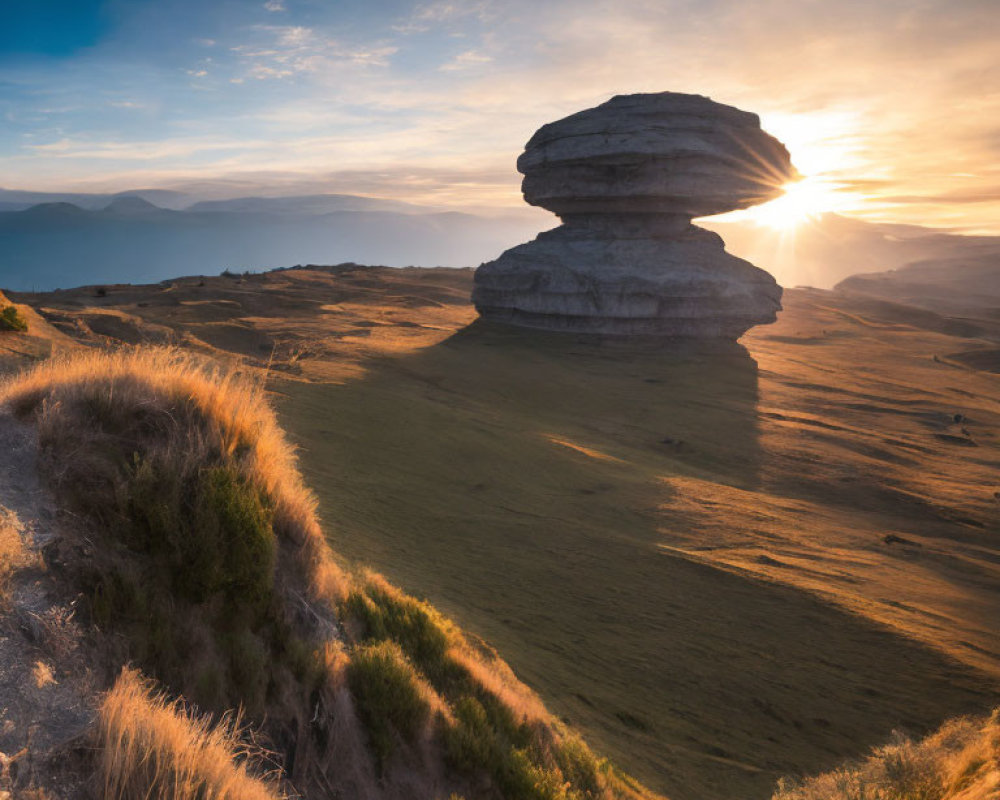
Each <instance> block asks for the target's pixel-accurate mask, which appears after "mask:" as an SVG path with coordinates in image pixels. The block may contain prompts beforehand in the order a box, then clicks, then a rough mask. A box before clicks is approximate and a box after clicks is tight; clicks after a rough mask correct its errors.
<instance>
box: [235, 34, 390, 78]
mask: <svg viewBox="0 0 1000 800" xmlns="http://www.w3.org/2000/svg"><path fill="white" fill-rule="evenodd" d="M251 30H252V32H253V33H254V34H256V36H257V37H258V40H259V41H258V44H256V45H251V44H243V45H235V46H233V47H231V48H230V50H231V52H233V53H235V54H236V55H237V56H238V57H239V58H240V59H241V60H242V61H243V63H244V64H245V69H246V73H245V75H244V77H250V78H255V79H257V80H269V79H279V80H280V79H282V78H289V77H292V76H294V75H300V74H318V73H324V72H333V71H336V70H337V69H338V68H340V67H343V66H344V65H354V66H358V67H386V66H388V65H389V60H390V58H391V57H392V56H393V55H394V54H395V53H396V52H398V47H396V46H395V45H391V44H387V43H385V42H374V43H367V44H355V45H352V44H348V43H345V42H341V41H339V40H338V39H335V38H331V37H329V36H324V35H321V34H319V33H317V31H316V30H315V29H313V28H308V27H305V26H301V25H255V26H253V28H252V29H251Z"/></svg>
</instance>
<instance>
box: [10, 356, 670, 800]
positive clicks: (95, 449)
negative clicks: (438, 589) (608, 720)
mask: <svg viewBox="0 0 1000 800" xmlns="http://www.w3.org/2000/svg"><path fill="white" fill-rule="evenodd" d="M7 415H13V416H14V417H15V418H16V419H18V420H20V421H21V422H22V423H23V424H22V425H21V426H20V428H19V429H17V426H16V424H15V423H13V422H12V421H11V420H10V419H9V418H8V416H7ZM8 428H11V430H15V429H17V430H19V431H20V432H19V433H18V434H17V436H15V437H13V438H12V436H6V431H7V429H8ZM15 432H17V431H15ZM0 434H4V440H5V441H6V440H10V441H13V440H14V438H18V437H20V438H19V439H18V441H21V445H19V446H18V447H13V446H11V447H8V448H7V449H6V452H5V457H6V458H5V463H4V476H6V474H7V473H18V472H23V473H25V474H24V478H23V480H24V481H29V482H30V481H37V480H38V477H39V476H40V477H41V479H42V480H41V487H42V488H39V489H38V490H36V491H35V494H39V493H41V494H44V495H45V496H46V497H48V496H49V493H51V499H50V500H49V501H48V506H47V507H48V509H49V512H48V514H47V515H45V514H42V513H41V512H39V513H38V514H37V515H35V517H34V518H30V519H25V520H24V521H22V522H19V523H18V524H17V526H16V529H15V530H14V531H13V533H12V532H10V531H8V530H7V528H8V525H7V521H8V517H9V518H11V519H16V510H17V507H16V506H11V505H8V504H10V502H11V499H10V497H9V496H8V495H9V492H7V491H5V490H6V489H8V488H9V487H8V486H7V484H8V483H9V481H5V480H0V503H2V504H4V505H7V507H6V508H5V507H4V506H0V522H2V523H3V531H2V534H3V541H4V542H10V543H11V547H9V548H7V549H8V550H9V551H10V552H9V553H5V554H4V558H3V559H2V560H0V566H2V567H3V568H4V570H5V571H6V572H7V573H9V574H5V575H4V578H5V581H4V584H3V585H4V588H5V589H9V593H10V596H11V598H12V600H11V603H12V606H11V608H5V609H4V611H5V612H6V619H7V620H8V622H9V623H17V624H18V625H20V627H21V628H22V629H23V630H20V631H19V630H16V626H13V625H12V626H11V629H12V631H11V632H12V633H13V635H12V636H10V637H6V638H4V639H3V641H2V647H0V667H2V671H3V673H4V676H5V680H4V681H0V699H5V698H6V699H8V700H11V699H12V698H13V699H14V700H16V703H14V702H13V701H11V702H8V703H7V704H6V707H5V709H4V714H5V720H6V722H5V725H4V728H3V735H4V736H5V737H7V738H8V739H11V741H12V742H16V747H15V748H14V749H15V750H16V753H15V755H14V756H12V757H11V758H10V759H8V758H7V756H5V757H4V759H5V761H4V764H5V769H4V770H3V774H2V776H0V780H2V781H3V782H8V781H12V786H11V788H13V789H15V790H17V791H18V792H29V791H35V790H36V789H37V790H44V791H45V792H47V794H46V795H45V796H54V797H61V798H90V797H97V796H100V797H102V798H107V799H109V800H139V798H149V797H157V798H164V800H166V798H176V799H177V800H182V798H183V800H189V799H190V798H193V797H203V796H204V797H218V798H220V800H222V799H223V798H225V800H237V798H247V797H261V798H278V797H284V796H301V797H326V796H344V797H352V798H359V799H363V798H370V799H371V800H376V799H379V800H381V799H382V798H408V797H445V796H454V797H458V796H461V797H465V798H470V799H471V798H483V800H488V799H489V800H500V798H511V800H513V798H518V799H520V798H537V800H597V799H598V798H605V799H606V800H611V799H612V798H622V800H640V798H644V797H650V798H652V797H653V796H654V795H652V794H651V793H649V792H648V791H646V790H645V789H643V788H642V787H641V786H640V785H639V784H637V783H636V782H635V781H633V780H631V779H629V778H628V777H626V776H624V775H622V774H621V773H619V772H618V771H617V770H616V769H615V768H614V767H613V766H612V765H611V764H609V763H608V762H607V761H605V760H603V759H598V758H597V757H595V756H594V755H593V754H592V753H591V751H590V750H589V749H588V748H587V746H586V745H585V744H584V743H583V742H582V740H580V739H579V737H578V736H577V735H576V734H574V733H573V732H571V731H570V730H568V729H567V728H566V726H565V725H563V724H562V723H561V722H559V721H558V720H556V719H555V718H553V717H552V716H551V715H550V714H549V713H548V712H547V711H546V710H545V708H544V706H543V705H542V703H541V702H540V701H539V700H538V698H537V697H536V696H535V695H534V694H533V693H532V692H531V691H530V690H529V689H527V688H526V687H525V686H524V685H523V684H521V683H520V682H519V681H518V680H517V679H516V678H515V677H514V675H513V673H511V671H510V670H509V668H508V667H507V666H506V665H505V664H504V663H503V662H502V661H501V660H500V659H499V658H498V657H497V656H496V654H495V653H494V652H493V651H492V650H490V649H489V648H488V647H486V646H485V645H484V644H482V643H479V642H478V641H476V640H475V639H472V638H469V637H467V636H466V635H464V634H463V633H462V632H461V631H460V630H459V629H458V628H457V627H455V626H454V625H453V624H452V623H451V622H449V621H448V620H447V619H446V618H444V617H442V616H441V615H440V614H439V613H438V612H437V611H436V610H435V609H433V608H432V607H431V606H429V605H428V604H426V603H424V602H421V601H418V600H416V599H414V598H412V597H409V596H407V595H406V594H404V593H403V592H401V591H399V590H398V589H396V588H395V587H393V586H392V585H391V584H389V583H388V582H386V581H385V580H384V579H383V578H381V577H380V576H379V575H377V574H374V573H370V572H368V571H358V572H356V573H345V572H344V571H343V570H342V569H341V568H340V566H339V565H338V564H337V561H336V558H335V556H334V554H333V553H332V552H331V551H330V549H329V547H328V546H327V544H326V543H325V541H324V539H323V534H322V530H321V528H320V525H319V522H318V519H317V517H316V514H315V501H314V499H313V497H312V495H311V493H310V492H309V491H308V489H306V487H305V486H304V485H303V483H302V480H301V477H300V476H299V474H298V472H297V470H296V466H295V461H294V458H293V455H292V452H291V450H290V448H289V446H288V444H287V442H286V441H285V438H284V434H283V432H282V431H281V429H280V428H279V427H278V426H277V423H276V420H275V418H274V415H273V412H272V411H271V410H270V408H269V406H268V405H267V403H266V401H265V400H264V399H263V397H262V396H261V394H260V392H259V391H258V390H257V389H256V388H255V386H254V384H253V383H251V382H249V381H248V379H247V378H246V377H245V376H242V377H241V376H240V375H239V374H237V373H234V372H231V371H225V370H220V369H219V368H218V367H217V366H214V365H213V364H212V363H211V362H209V361H206V360H204V359H197V358H193V357H192V356H190V355H188V354H185V353H183V352H181V351H178V350H174V349H156V348H145V349H142V348H140V349H135V350H127V351H118V352H115V353H107V352H105V351H100V350H94V351H91V352H89V353H81V352H70V353H68V354H61V355H56V356H54V357H52V358H50V359H48V360H46V361H44V362H42V363H40V364H39V365H37V366H36V367H34V368H33V369H31V370H29V371H27V372H24V373H21V374H19V375H16V376H14V377H11V378H9V379H8V380H6V381H5V382H4V383H3V384H2V385H0ZM22 440H23V441H22ZM22 453H23V454H25V455H23V456H22V455H21V454H22ZM14 489H15V490H16V491H15V492H14V494H17V492H22V493H23V491H22V490H21V489H19V488H18V487H16V486H14ZM35 529H38V530H40V531H43V533H38V534H37V535H36V534H33V531H34V530H35ZM19 541H20V542H21V544H20V546H19V545H18V542H19ZM22 551H23V552H25V553H30V554H31V555H30V557H28V556H25V558H23V559H22V558H21V556H20V555H19V553H21V552H22ZM21 561H25V563H24V565H22V564H21V563H20V562H21ZM37 573H41V574H40V575H39V574H37ZM32 598H36V599H34V600H33V599H32ZM59 603H61V605H60V604H59ZM51 609H55V611H53V612H52V613H50V610H51ZM50 618H51V619H50ZM36 659H37V661H35V660H36ZM32 662H35V666H34V667H31V664H32ZM128 664H135V665H136V666H137V667H138V668H140V669H142V670H143V672H145V673H146V675H149V676H151V677H153V678H155V679H156V680H157V681H158V686H161V687H162V689H163V690H164V691H165V692H166V693H168V696H171V697H178V698H181V699H182V702H183V703H184V704H185V706H186V705H188V704H190V703H194V704H195V708H197V709H199V710H200V712H201V713H208V714H211V715H213V717H211V718H201V719H196V718H194V717H192V716H189V714H188V712H187V711H185V710H184V708H183V707H175V706H174V704H172V703H169V702H167V701H165V700H164V699H162V697H161V696H160V695H159V694H157V693H155V692H154V690H153V689H152V688H151V685H150V683H149V682H148V681H147V680H146V679H144V678H142V677H140V676H139V675H138V673H136V672H135V671H134V670H130V669H125V670H124V671H122V669H123V666H124V665H128ZM32 670H33V674H34V681H35V684H36V687H35V688H36V690H37V692H38V693H40V694H39V695H38V696H37V697H36V696H35V693H34V692H33V691H28V690H27V688H26V687H24V686H23V683H24V676H25V675H26V674H27V673H28V672H31V671H32ZM119 673H120V677H118V676H119ZM116 677H117V681H116V680H115V679H116ZM7 678H11V679H13V680H15V681H17V680H20V683H21V684H22V686H21V687H20V688H21V689H22V691H21V692H20V693H18V694H12V693H11V691H10V686H9V685H8V683H9V681H7V680H6V679H7ZM106 688H111V691H110V693H109V694H108V695H107V696H106V698H104V699H101V697H100V696H99V692H101V691H102V690H103V689H106ZM8 695H9V696H8ZM237 710H238V711H237ZM237 713H238V714H240V715H242V718H241V719H237V718H234V717H233V716H232V715H233V714H237ZM245 725H249V726H250V727H249V728H245V727H244V726H245ZM11 734H14V738H12V737H11ZM25 736H26V737H27V738H25ZM261 742H264V743H266V752H267V755H266V759H267V762H268V763H269V764H270V766H271V770H270V774H267V775H262V774H260V771H259V770H257V769H254V770H253V774H248V773H247V770H248V766H247V764H248V762H247V761H246V759H245V758H244V756H243V755H242V754H244V753H246V752H247V751H248V749H249V751H252V752H256V751H259V750H260V743H261ZM4 744H5V745H8V744H9V743H8V742H7V740H6V739H5V740H4ZM81 753H82V755H81ZM13 761H16V762H17V763H18V764H19V765H21V766H19V767H18V769H17V770H16V774H15V773H13V772H11V773H9V774H8V770H7V769H6V766H7V764H8V763H10V762H13ZM71 761H72V762H75V764H74V765H75V768H76V771H75V772H74V773H73V774H72V775H70V776H68V777H67V776H66V775H63V774H62V770H63V769H65V768H66V764H67V763H69V762H71ZM46 765H57V766H58V769H57V768H46ZM29 767H30V768H29ZM101 787H103V789H101ZM24 796H27V795H24Z"/></svg>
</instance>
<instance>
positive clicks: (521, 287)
mask: <svg viewBox="0 0 1000 800" xmlns="http://www.w3.org/2000/svg"><path fill="white" fill-rule="evenodd" d="M517 166H518V170H519V171H520V172H522V173H523V174H524V182H523V184H522V190H523V192H524V196H525V199H526V200H527V202H529V203H531V204H532V205H538V206H541V207H543V208H546V209H549V210H550V211H553V212H555V213H556V214H558V215H559V216H560V217H561V218H562V220H563V223H564V224H563V225H561V226H559V227H558V228H555V229H554V230H551V231H547V232H546V233H543V234H541V235H539V236H538V238H537V239H535V240H534V241H532V242H528V243H527V244H522V245H519V246H517V247H514V248H512V249H510V250H508V251H507V252H505V253H504V254H503V255H501V256H500V258H498V259H497V260H496V261H491V262H489V263H487V264H483V265H482V266H480V268H479V269H478V270H477V271H476V286H475V290H474V292H473V302H474V303H475V305H476V308H477V310H478V311H479V313H480V315H481V316H483V317H484V318H486V319H492V320H497V321H501V322H507V323H511V324H516V325H523V326H527V327H537V328H546V329H552V330H565V331H576V332H583V333H600V334H622V335H655V336H667V337H711V338H719V337H721V338H729V339H735V338H738V337H739V336H741V335H742V334H743V333H744V332H745V331H746V330H747V329H748V328H750V327H752V326H754V325H758V324H761V323H766V322H773V321H774V319H775V316H776V313H777V311H779V310H780V308H781V287H779V286H778V285H777V283H775V281H774V279H773V278H772V277H771V276H770V275H769V274H768V273H766V272H764V271H763V270H761V269H758V268H757V267H755V266H753V265H752V264H750V263H748V262H746V261H743V260H742V259H739V258H736V257H735V256H732V255H730V254H729V253H727V252H726V251H725V247H724V244H723V242H722V240H721V239H720V238H719V237H718V236H716V235H715V234H713V233H709V232H708V231H705V230H703V229H700V228H697V227H695V226H694V225H692V224H691V219H692V218H693V217H696V216H705V215H709V214H719V213H723V212H725V211H732V210H735V209H739V208H746V207H748V206H751V205H754V204H756V203H760V202H764V201H766V200H769V199H771V198H773V197H776V196H778V195H780V194H781V186H782V184H784V183H787V182H788V181H789V180H793V179H794V178H795V177H796V173H795V170H794V168H793V167H792V165H791V162H790V160H789V156H788V151H787V150H786V149H785V148H784V146H783V145H782V144H781V143H780V142H779V141H778V140H777V139H775V138H773V137H772V136H769V135H768V134H767V133H765V132H764V131H762V130H761V128H760V120H759V119H758V117H757V116H756V115H755V114H750V113H747V112H745V111H740V110H739V109H736V108H732V107H730V106H725V105H722V104H720V103H715V102H713V101H712V100H709V99H708V98H705V97H700V96H698V95H688V94H677V93H674V92H664V93H661V94H637V95H625V96H619V97H615V98H613V99H611V100H609V101H608V102H607V103H604V104H602V105H600V106H597V107H596V108H592V109H589V110H587V111H581V112H579V113H577V114H573V115H571V116H569V117H566V118H565V119H562V120H559V121H558V122H553V123H550V124H548V125H544V126H543V127H542V128H540V129H539V130H538V131H537V132H536V133H535V135H534V136H532V137H531V140H530V141H529V142H528V144H527V146H526V148H525V152H524V153H523V154H522V155H521V157H520V158H519V159H518V162H517Z"/></svg>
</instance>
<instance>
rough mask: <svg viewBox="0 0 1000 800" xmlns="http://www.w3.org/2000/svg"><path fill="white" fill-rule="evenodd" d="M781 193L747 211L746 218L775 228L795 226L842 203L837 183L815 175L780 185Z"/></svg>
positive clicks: (836, 207)
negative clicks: (782, 192)
mask: <svg viewBox="0 0 1000 800" xmlns="http://www.w3.org/2000/svg"><path fill="white" fill-rule="evenodd" d="M782 189H783V191H784V194H782V195H781V197H777V198H775V199H774V200H772V201H771V202H769V203H764V204H763V205H761V206H757V207H756V208H753V209H749V210H748V211H747V214H746V216H747V218H748V219H752V220H753V221H754V222H756V223H757V224H758V225H766V226H767V227H769V228H774V229H776V230H788V229H789V228H795V227H797V226H798V225H801V224H802V223H804V222H808V221H809V220H811V219H814V218H815V217H818V216H819V215H821V214H825V213H827V212H830V211H836V210H837V209H838V207H839V206H840V205H841V199H840V198H839V197H838V196H837V187H836V186H835V185H832V184H829V183H826V182H825V181H821V180H817V179H815V178H804V179H802V180H801V181H796V182H795V183H787V184H785V185H784V186H783V187H782Z"/></svg>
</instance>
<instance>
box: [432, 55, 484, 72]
mask: <svg viewBox="0 0 1000 800" xmlns="http://www.w3.org/2000/svg"><path fill="white" fill-rule="evenodd" d="M492 60H493V57H492V56H488V55H486V54H485V53H481V52H479V51H477V50H466V51H465V52H463V53H459V54H458V55H457V56H455V57H454V58H453V59H452V60H451V61H448V62H447V63H445V64H442V65H441V66H440V67H438V69H439V70H441V71H442V72H458V71H460V70H465V69H469V68H471V67H479V66H482V65H483V64H488V63H490V62H491V61H492Z"/></svg>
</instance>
